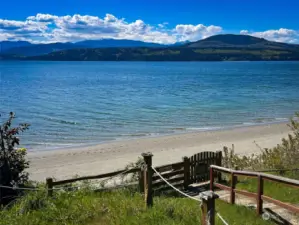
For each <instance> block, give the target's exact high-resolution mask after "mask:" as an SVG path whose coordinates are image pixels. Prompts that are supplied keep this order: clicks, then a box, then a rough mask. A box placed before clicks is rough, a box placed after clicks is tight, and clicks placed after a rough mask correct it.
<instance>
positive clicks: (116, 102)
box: [0, 62, 299, 149]
mask: <svg viewBox="0 0 299 225" xmlns="http://www.w3.org/2000/svg"><path fill="white" fill-rule="evenodd" d="M0 82H1V83H0V112H1V114H2V118H0V120H2V121H3V118H4V116H5V114H7V113H8V112H10V111H14V112H15V113H16V115H17V117H18V119H17V122H28V123H30V124H31V128H30V130H29V131H28V132H26V133H25V135H23V137H22V139H21V142H22V144H23V145H26V146H27V147H29V148H31V149H52V148H63V147H67V146H73V145H82V144H83V145H85V144H95V143H99V142H102V141H109V140H115V139H122V138H135V137H141V136H148V135H159V134H168V133H174V132H187V131H192V130H205V129H217V128H223V127H232V126H245V125H251V124H261V123H271V122H278V121H283V120H287V119H288V118H289V117H290V116H292V115H293V114H294V112H295V111H299V62H0Z"/></svg>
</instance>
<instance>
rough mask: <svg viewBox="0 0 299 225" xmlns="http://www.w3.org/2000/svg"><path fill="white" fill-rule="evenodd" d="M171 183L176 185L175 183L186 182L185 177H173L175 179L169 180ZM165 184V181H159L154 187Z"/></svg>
mask: <svg viewBox="0 0 299 225" xmlns="http://www.w3.org/2000/svg"><path fill="white" fill-rule="evenodd" d="M167 181H168V182H169V183H171V184H172V183H174V182H177V181H184V175H181V176H178V177H173V178H170V179H168V180H167ZM163 184H165V181H164V180H158V181H155V182H153V184H152V185H153V187H159V186H161V185H163Z"/></svg>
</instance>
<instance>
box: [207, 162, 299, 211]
mask: <svg viewBox="0 0 299 225" xmlns="http://www.w3.org/2000/svg"><path fill="white" fill-rule="evenodd" d="M215 171H218V172H223V173H228V174H230V176H231V186H230V187H228V186H226V185H223V184H220V183H215V182H214V175H215ZM237 176H245V177H254V178H257V180H258V186H257V193H252V192H248V191H244V190H237V189H236V183H237V182H236V180H237V179H236V178H237ZM265 180H268V181H274V182H278V183H281V184H285V185H288V186H292V187H295V188H299V180H294V179H289V178H284V177H280V176H275V175H271V174H266V173H259V172H248V171H239V170H232V169H227V168H224V167H220V166H216V165H211V166H210V190H211V191H213V190H214V187H218V188H220V189H223V190H227V191H230V203H231V204H234V203H235V194H236V193H237V194H241V195H245V196H247V197H251V198H255V199H256V201H257V214H259V215H261V214H262V212H263V201H267V202H271V203H273V204H276V205H278V206H280V207H282V208H285V209H287V210H290V211H292V212H295V213H299V207H297V206H295V205H291V204H288V203H285V202H282V201H279V200H276V199H274V198H271V197H269V196H266V195H264V181H265Z"/></svg>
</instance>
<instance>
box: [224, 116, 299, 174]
mask: <svg viewBox="0 0 299 225" xmlns="http://www.w3.org/2000/svg"><path fill="white" fill-rule="evenodd" d="M298 119H299V113H296V114H295V116H294V117H293V118H292V119H291V121H290V124H289V125H288V126H289V127H290V128H291V130H292V134H289V135H288V137H287V138H283V139H282V143H281V144H278V145H277V146H276V147H274V148H264V149H262V148H260V150H261V153H259V154H252V155H251V156H240V155H238V154H236V153H235V152H234V145H233V146H232V148H230V149H229V148H228V147H224V157H223V162H222V163H223V166H225V167H227V168H235V167H237V168H238V169H241V170H242V169H251V170H263V169H267V170H268V169H276V170H280V171H281V173H284V170H286V169H295V168H299V120H298Z"/></svg>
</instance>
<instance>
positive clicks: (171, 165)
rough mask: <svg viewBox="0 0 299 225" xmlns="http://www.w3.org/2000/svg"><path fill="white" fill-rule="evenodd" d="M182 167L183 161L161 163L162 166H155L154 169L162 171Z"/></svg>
mask: <svg viewBox="0 0 299 225" xmlns="http://www.w3.org/2000/svg"><path fill="white" fill-rule="evenodd" d="M183 167H184V163H183V162H177V163H172V164H167V165H163V166H158V167H155V169H156V170H157V171H158V172H159V173H164V172H166V171H170V170H179V169H182V168H183Z"/></svg>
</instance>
